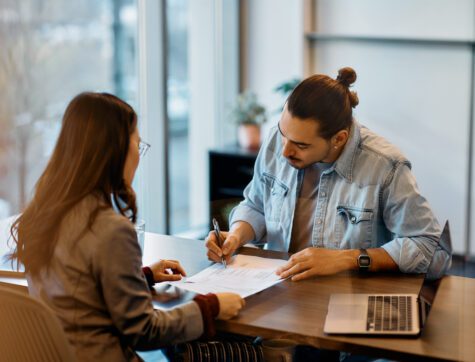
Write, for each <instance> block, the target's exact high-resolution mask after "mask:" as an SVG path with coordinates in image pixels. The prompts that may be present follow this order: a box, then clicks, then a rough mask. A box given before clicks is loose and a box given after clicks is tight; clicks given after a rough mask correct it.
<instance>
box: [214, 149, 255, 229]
mask: <svg viewBox="0 0 475 362" xmlns="http://www.w3.org/2000/svg"><path fill="white" fill-rule="evenodd" d="M257 153H258V151H253V150H246V149H242V148H239V147H238V146H229V147H223V148H217V149H212V150H210V151H209V153H208V156H209V202H210V205H209V206H210V207H209V210H210V218H209V220H210V230H211V229H212V225H211V220H212V218H213V217H214V218H216V219H217V220H218V222H219V224H220V226H221V228H222V229H223V230H228V228H229V225H228V215H229V212H230V211H231V209H232V208H233V207H234V206H235V205H237V204H238V203H239V202H240V201H241V200H243V191H244V189H245V188H246V186H247V184H248V183H249V182H250V181H251V179H252V175H253V174H254V162H255V161H256V157H257Z"/></svg>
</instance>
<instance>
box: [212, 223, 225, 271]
mask: <svg viewBox="0 0 475 362" xmlns="http://www.w3.org/2000/svg"><path fill="white" fill-rule="evenodd" d="M213 227H214V233H215V234H216V237H217V238H218V246H219V247H220V248H221V247H222V246H223V245H222V244H221V230H220V229H219V224H218V220H216V219H215V218H214V217H213ZM221 262H222V263H223V265H224V267H225V268H226V260H225V259H224V255H221Z"/></svg>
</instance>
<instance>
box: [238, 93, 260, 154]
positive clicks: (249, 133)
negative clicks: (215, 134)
mask: <svg viewBox="0 0 475 362" xmlns="http://www.w3.org/2000/svg"><path fill="white" fill-rule="evenodd" d="M231 120H232V121H233V122H234V123H236V124H237V125H238V142H239V145H240V146H241V147H242V148H246V149H251V150H257V149H259V147H260V144H261V125H262V124H263V123H264V122H266V120H267V116H266V109H265V108H264V106H262V105H261V104H260V103H259V102H258V101H257V96H256V94H255V93H253V92H250V91H245V92H243V93H241V94H240V95H239V96H238V98H237V102H236V105H235V106H234V108H233V109H232V111H231Z"/></svg>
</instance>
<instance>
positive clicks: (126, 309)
mask: <svg viewBox="0 0 475 362" xmlns="http://www.w3.org/2000/svg"><path fill="white" fill-rule="evenodd" d="M94 263H95V270H96V273H97V278H98V281H99V283H100V286H101V288H102V291H103V292H102V293H103V297H104V301H105V303H106V305H107V310H108V312H109V313H110V317H111V319H112V321H113V323H114V326H115V327H116V328H117V329H118V331H119V332H120V334H121V336H122V338H123V339H124V340H125V341H126V343H127V344H128V345H130V346H132V347H133V348H135V349H137V350H149V349H156V348H160V347H162V346H165V345H170V344H172V343H180V342H183V341H187V340H192V339H195V338H198V337H200V336H201V335H202V333H203V321H202V316H201V311H200V308H199V306H198V304H196V303H195V302H189V303H186V304H184V305H182V306H180V307H178V308H175V309H172V310H170V311H159V310H154V309H153V306H152V300H151V295H150V292H149V289H148V287H147V283H146V281H145V279H144V277H143V274H142V270H141V267H142V261H141V252H140V247H139V244H138V242H137V236H136V233H135V230H134V228H133V226H132V225H128V223H123V224H122V225H121V226H120V227H118V228H115V229H114V233H113V235H110V236H109V237H106V238H104V240H103V241H102V242H101V245H100V247H99V248H98V250H97V253H96V255H95V261H94Z"/></svg>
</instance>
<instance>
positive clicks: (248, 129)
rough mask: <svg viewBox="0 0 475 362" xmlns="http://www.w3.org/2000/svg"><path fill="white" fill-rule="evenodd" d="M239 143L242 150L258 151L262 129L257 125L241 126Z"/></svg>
mask: <svg viewBox="0 0 475 362" xmlns="http://www.w3.org/2000/svg"><path fill="white" fill-rule="evenodd" d="M238 143H239V146H240V147H242V148H245V149H248V150H258V149H259V147H260V145H261V128H260V127H259V126H258V125H257V124H240V125H239V127H238Z"/></svg>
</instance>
